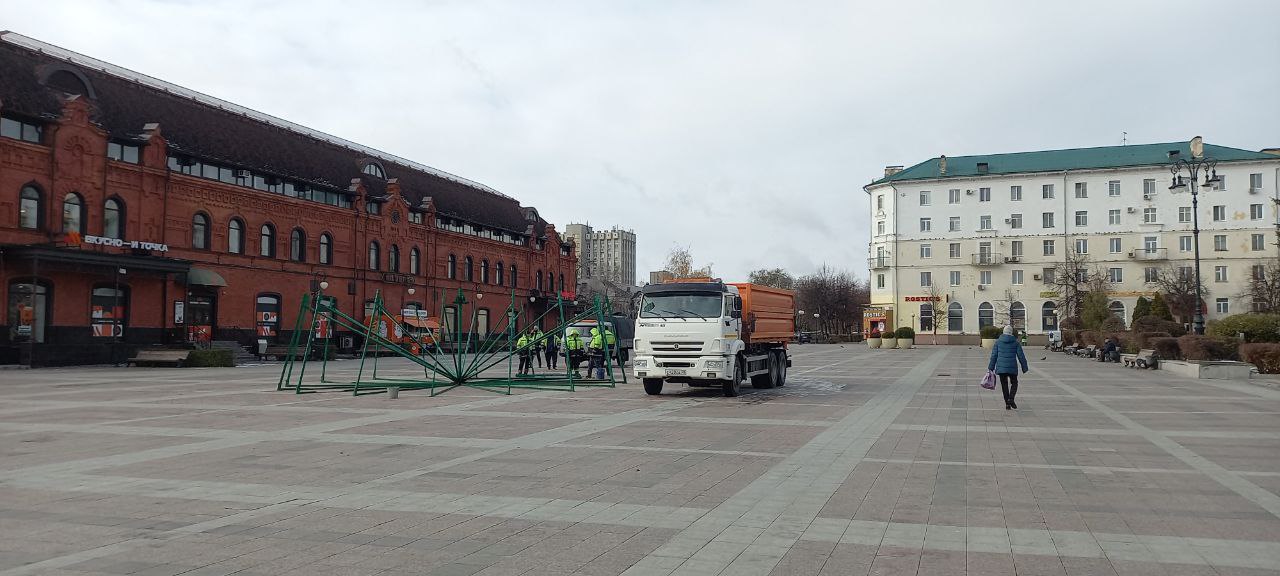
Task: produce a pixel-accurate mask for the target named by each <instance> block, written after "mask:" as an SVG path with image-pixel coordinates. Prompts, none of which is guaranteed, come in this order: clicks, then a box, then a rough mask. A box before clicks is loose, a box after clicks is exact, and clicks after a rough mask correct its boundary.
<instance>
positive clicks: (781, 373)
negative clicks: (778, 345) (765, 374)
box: [775, 352, 787, 388]
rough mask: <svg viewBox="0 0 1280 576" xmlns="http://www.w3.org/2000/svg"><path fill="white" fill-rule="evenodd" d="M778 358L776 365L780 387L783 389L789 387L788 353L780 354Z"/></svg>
mask: <svg viewBox="0 0 1280 576" xmlns="http://www.w3.org/2000/svg"><path fill="white" fill-rule="evenodd" d="M776 358H777V360H778V362H777V363H776V364H775V365H776V366H777V367H778V387H779V388H781V387H783V386H786V385H787V353H786V352H779V353H778V355H777V356H776Z"/></svg>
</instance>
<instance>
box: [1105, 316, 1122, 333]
mask: <svg viewBox="0 0 1280 576" xmlns="http://www.w3.org/2000/svg"><path fill="white" fill-rule="evenodd" d="M1125 328H1126V327H1125V325H1124V320H1122V319H1120V318H1116V317H1115V316H1107V319H1106V320H1103V321H1102V326H1101V327H1100V328H1099V330H1101V331H1103V332H1124V330H1125Z"/></svg>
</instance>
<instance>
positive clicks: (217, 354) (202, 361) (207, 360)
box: [183, 350, 236, 368]
mask: <svg viewBox="0 0 1280 576" xmlns="http://www.w3.org/2000/svg"><path fill="white" fill-rule="evenodd" d="M235 365H236V357H235V355H234V354H232V353H231V351H230V350H192V351H191V353H190V354H188V355H187V361H186V362H184V363H183V366H188V367H191V368H230V367H234V366H235Z"/></svg>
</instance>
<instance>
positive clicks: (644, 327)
mask: <svg viewBox="0 0 1280 576" xmlns="http://www.w3.org/2000/svg"><path fill="white" fill-rule="evenodd" d="M777 292H779V293H784V294H785V296H786V301H787V302H788V304H789V303H790V302H791V301H792V299H791V294H790V292H786V291H777ZM641 294H642V299H641V301H640V310H639V314H638V315H637V316H638V317H637V318H636V330H635V343H634V346H635V359H634V361H633V363H632V370H633V371H634V373H635V376H636V377H637V378H639V379H640V380H641V381H642V382H644V386H645V391H646V392H648V393H649V394H660V393H661V391H662V385H663V383H664V382H675V383H684V384H688V385H690V386H720V387H722V389H723V390H724V393H725V395H727V396H736V395H737V394H738V386H739V384H740V383H741V382H742V380H744V379H746V378H751V382H752V385H753V386H754V387H757V388H773V387H774V386H780V385H782V384H784V383H785V375H786V367H787V365H788V364H789V360H788V358H787V354H786V341H785V340H781V341H779V340H774V339H768V340H766V341H756V340H753V339H752V338H751V331H752V330H751V329H752V327H753V325H754V324H755V321H756V319H755V317H754V315H748V317H747V318H744V314H743V297H742V291H741V290H740V288H739V286H738V285H734V284H726V283H724V282H721V281H719V280H706V279H703V280H681V281H675V282H669V283H665V284H655V285H649V286H646V287H645V288H644V289H642V290H641ZM787 315H788V318H793V315H792V314H791V313H789V312H788V313H787ZM744 327H745V328H746V333H745V334H744V330H743V328H744ZM790 337H791V336H788V339H789V338H790Z"/></svg>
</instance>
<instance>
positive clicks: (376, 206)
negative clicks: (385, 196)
mask: <svg viewBox="0 0 1280 576" xmlns="http://www.w3.org/2000/svg"><path fill="white" fill-rule="evenodd" d="M369 213H370V214H373V215H374V216H379V215H381V214H382V203H381V202H370V203H369Z"/></svg>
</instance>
